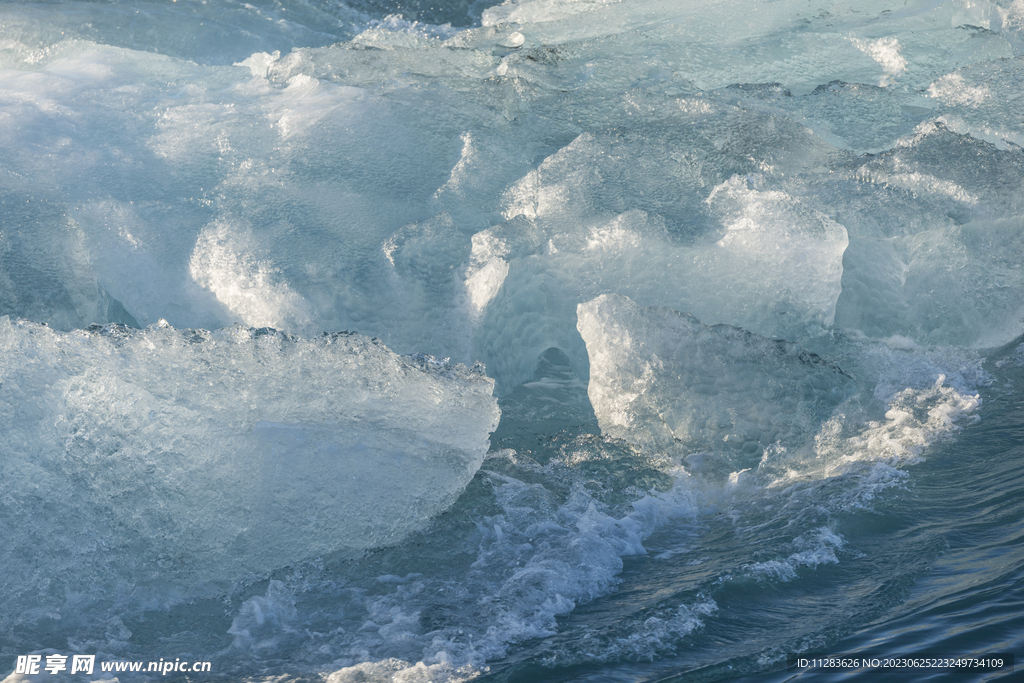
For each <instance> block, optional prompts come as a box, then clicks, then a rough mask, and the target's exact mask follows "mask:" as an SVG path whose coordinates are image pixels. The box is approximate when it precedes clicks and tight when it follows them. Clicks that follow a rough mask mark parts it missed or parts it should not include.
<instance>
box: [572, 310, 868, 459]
mask: <svg viewBox="0 0 1024 683" xmlns="http://www.w3.org/2000/svg"><path fill="white" fill-rule="evenodd" d="M577 311H578V316H579V322H578V327H579V331H580V334H581V335H582V336H583V339H584V340H585V341H586V344H587V353H588V354H589V355H590V387H589V394H590V400H591V403H593V406H594V412H595V413H596V414H597V419H598V422H599V423H600V425H601V431H602V432H603V433H604V434H606V435H608V436H612V437H617V438H623V439H626V440H628V441H631V442H634V443H638V444H641V445H643V446H647V447H650V448H658V449H670V448H673V447H674V446H675V445H676V444H677V443H678V447H679V448H681V449H682V450H683V452H684V453H693V452H695V451H712V452H714V451H718V452H722V453H723V454H725V455H726V456H732V457H733V461H732V464H733V465H734V466H735V468H736V469H739V467H740V466H742V467H749V466H751V463H750V462H749V461H748V460H749V459H751V458H752V459H753V463H756V462H757V460H758V459H759V458H760V457H761V454H762V451H763V450H764V449H765V448H766V447H768V446H770V445H772V444H779V445H781V446H782V447H784V448H792V447H800V446H803V445H805V440H806V439H807V438H808V437H809V436H813V434H814V433H815V432H816V431H817V430H818V429H819V427H820V425H821V424H822V422H823V421H824V420H826V419H828V417H829V416H830V415H831V413H832V411H833V409H834V408H835V407H836V406H837V405H838V404H839V403H840V402H842V401H843V400H844V399H845V398H847V397H848V396H849V395H850V393H851V391H852V389H853V387H854V383H853V380H852V379H851V378H850V377H849V376H848V375H846V374H845V373H844V372H843V371H842V370H841V369H839V368H838V367H836V366H835V365H833V364H831V363H828V362H826V361H825V360H823V359H822V358H820V357H818V356H816V355H815V354H812V353H809V352H807V351H805V350H803V349H801V348H800V347H798V346H797V345H795V344H792V343H789V342H785V341H781V340H777V339H766V338H765V337H761V336H758V335H756V334H752V333H750V332H747V331H745V330H742V329H739V328H736V327H730V326H727V325H715V326H713V327H709V326H707V325H704V324H703V323H701V322H700V320H698V319H697V318H694V317H693V316H691V315H688V314H685V313H679V312H678V311H674V310H671V309H668V308H653V307H652V308H647V307H643V306H639V305H637V304H636V303H634V302H633V301H631V300H630V299H628V298H626V297H624V296H620V295H602V296H599V297H597V298H596V299H593V300H592V301H588V302H587V303H584V304H580V306H579V308H578V309H577ZM737 458H738V459H737Z"/></svg>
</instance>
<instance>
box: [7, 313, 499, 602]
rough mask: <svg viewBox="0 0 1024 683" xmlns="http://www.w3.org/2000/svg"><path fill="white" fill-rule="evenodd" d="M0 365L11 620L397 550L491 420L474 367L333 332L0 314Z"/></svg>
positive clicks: (474, 459)
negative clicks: (86, 602)
mask: <svg viewBox="0 0 1024 683" xmlns="http://www.w3.org/2000/svg"><path fill="white" fill-rule="evenodd" d="M0 359H2V360H0V425H2V427H0V429H2V432H3V434H4V439H3V443H2V444H0V454H2V460H3V463H4V477H3V479H2V481H0V509H2V515H0V518H2V519H3V520H4V521H3V523H2V525H3V535H4V539H5V542H4V545H3V548H2V549H0V564H2V565H3V566H5V567H7V568H9V570H10V571H11V573H12V575H14V576H19V577H21V578H20V579H18V581H17V582H15V584H14V585H13V586H12V587H11V589H10V599H9V600H8V601H7V604H6V606H5V608H4V612H5V613H6V614H10V612H9V611H8V610H15V611H16V610H17V609H18V605H22V603H21V602H19V596H20V597H23V598H25V600H27V601H28V603H26V604H30V603H32V601H33V600H36V601H38V600H39V599H40V598H39V596H40V595H43V596H45V595H50V596H51V598H52V599H53V600H56V601H57V603H58V604H59V603H60V602H61V601H62V598H61V596H60V595H59V591H60V587H61V586H63V589H64V590H68V591H74V590H79V589H81V588H82V587H83V586H90V585H91V586H94V587H95V586H104V585H106V586H111V585H114V584H116V583H118V582H122V583H123V582H127V583H128V584H132V583H134V582H147V581H152V582H153V583H154V585H155V586H156V587H157V588H160V587H165V586H167V585H171V586H175V585H177V586H183V585H191V584H190V583H189V582H195V583H199V584H202V583H203V582H209V581H214V580H218V581H231V580H235V579H238V578H240V577H242V576H244V575H247V574H252V573H255V574H260V573H266V572H268V571H270V570H273V569H276V568H279V567H283V566H286V565H288V564H290V563H293V562H296V561H299V560H301V559H303V558H308V557H311V556H312V557H315V556H319V555H323V554H326V553H332V552H336V551H340V552H349V553H351V552H355V551H359V550H361V549H364V548H372V547H376V546H380V545H386V544H390V543H394V542H396V541H398V540H399V539H401V538H402V537H403V536H405V535H406V534H407V533H409V532H410V531H412V530H414V529H417V528H420V527H422V526H423V525H424V524H426V523H427V522H428V521H429V519H430V518H431V517H432V516H433V515H435V514H436V513H438V512H439V511H441V510H443V509H444V508H446V507H447V506H448V505H449V504H450V503H451V502H452V501H453V500H454V499H455V498H456V497H457V496H458V495H459V493H460V492H461V491H462V489H463V488H464V487H465V485H466V484H467V482H468V481H469V480H470V479H471V478H472V476H473V474H474V473H475V472H476V470H477V468H478V467H479V466H480V463H481V462H482V460H483V456H484V454H485V453H486V451H487V449H488V435H489V433H490V432H491V431H492V430H493V429H494V428H495V427H496V425H497V419H498V414H499V411H498V408H497V404H496V402H495V400H494V398H492V396H491V389H492V386H493V382H492V381H491V380H490V379H487V378H486V377H484V376H483V375H482V374H481V373H479V372H476V371H472V370H469V369H467V368H465V367H464V366H461V365H449V364H448V363H446V362H444V361H438V360H435V359H433V358H430V357H426V356H420V357H402V356H398V355H396V354H395V353H393V352H391V351H390V350H388V349H387V348H386V347H384V346H383V345H382V344H381V343H380V342H378V341H377V340H371V339H368V338H366V337H362V336H359V335H354V334H348V333H338V334H333V335H324V336H322V337H319V338H315V339H306V340H303V339H297V338H293V337H289V336H286V335H284V334H282V333H278V332H275V331H273V330H268V329H259V330H257V329H245V328H241V327H234V328H227V329H223V330H220V331H218V332H207V331H204V330H184V331H177V330H174V329H172V328H170V327H169V326H166V325H164V326H152V327H150V328H148V329H146V330H134V331H133V330H129V329H128V328H125V327H123V326H107V327H102V328H101V327H94V328H92V329H90V330H88V331H77V332H71V333H58V332H54V331H52V330H50V329H48V328H46V327H43V326H40V325H37V324H33V323H28V322H24V321H22V322H10V321H9V320H8V318H6V317H4V318H0ZM58 576H61V577H64V578H63V579H62V580H61V581H60V582H55V581H54V578H53V577H58ZM32 596H36V597H32ZM22 606H24V605H22Z"/></svg>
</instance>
